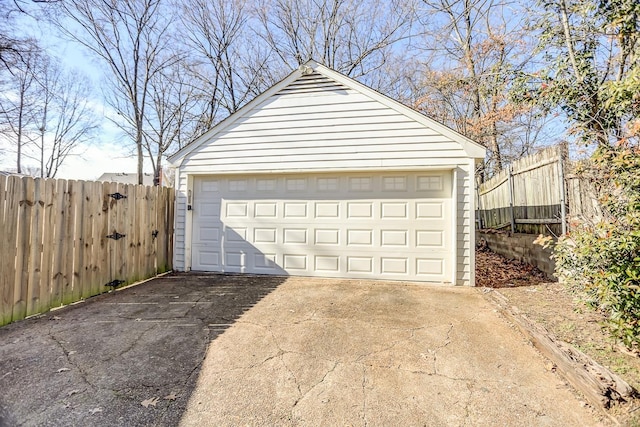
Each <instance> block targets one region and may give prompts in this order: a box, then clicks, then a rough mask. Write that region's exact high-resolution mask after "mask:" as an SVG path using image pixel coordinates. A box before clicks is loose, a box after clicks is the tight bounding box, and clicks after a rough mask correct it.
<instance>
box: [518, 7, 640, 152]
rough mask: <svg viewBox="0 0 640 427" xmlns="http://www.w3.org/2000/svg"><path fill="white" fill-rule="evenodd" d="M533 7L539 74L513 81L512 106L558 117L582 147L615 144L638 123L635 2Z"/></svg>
mask: <svg viewBox="0 0 640 427" xmlns="http://www.w3.org/2000/svg"><path fill="white" fill-rule="evenodd" d="M538 3H539V5H540V7H541V8H542V11H543V13H541V14H540V15H539V16H538V17H537V19H534V21H535V25H534V29H535V30H537V31H538V33H539V40H540V41H539V45H538V51H539V52H540V54H541V56H542V58H543V61H542V63H543V66H542V67H541V68H540V69H537V70H535V71H534V72H530V73H526V74H522V75H521V76H520V78H519V82H518V83H519V84H516V85H515V90H514V91H512V93H511V96H512V98H513V99H514V100H515V101H517V102H524V103H530V104H534V105H539V106H543V107H544V108H545V109H546V110H547V111H551V110H554V109H559V110H560V111H562V112H563V113H564V114H565V115H566V117H567V118H568V119H569V121H570V122H571V124H572V130H573V131H574V132H575V133H576V134H577V135H579V136H580V137H581V139H582V141H583V142H585V143H586V144H592V143H595V144H596V145H608V144H609V143H611V142H613V141H616V140H617V139H618V138H619V137H620V135H622V134H623V133H624V132H625V128H626V127H629V124H630V123H632V122H633V121H634V120H636V119H637V118H638V117H640V90H638V88H639V87H640V6H639V5H640V2H638V1H637V0H600V1H594V0H591V1H576V0H539V2H538Z"/></svg>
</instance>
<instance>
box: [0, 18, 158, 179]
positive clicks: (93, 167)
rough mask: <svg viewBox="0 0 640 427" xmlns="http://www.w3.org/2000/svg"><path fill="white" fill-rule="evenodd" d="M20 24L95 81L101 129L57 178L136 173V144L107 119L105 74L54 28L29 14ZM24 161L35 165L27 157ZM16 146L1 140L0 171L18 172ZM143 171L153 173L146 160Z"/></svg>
mask: <svg viewBox="0 0 640 427" xmlns="http://www.w3.org/2000/svg"><path fill="white" fill-rule="evenodd" d="M19 19H20V21H19V27H20V28H22V30H23V32H24V34H29V35H33V36H34V37H36V38H37V39H39V40H40V41H41V43H42V44H43V45H45V46H46V49H47V50H48V51H49V52H51V53H53V54H54V55H55V56H56V57H58V59H60V60H61V61H62V62H63V63H64V64H65V65H66V66H67V67H69V68H76V69H79V70H80V71H81V72H83V73H84V74H86V75H87V77H88V78H89V79H90V80H91V81H92V83H93V87H94V89H95V90H94V93H93V94H92V99H91V101H92V104H93V108H94V111H95V114H96V115H97V117H98V121H99V123H100V125H101V126H100V129H99V130H98V132H97V133H96V135H95V137H94V138H93V139H92V141H91V142H90V143H89V144H85V145H83V146H79V147H78V149H77V150H76V151H75V152H74V154H73V155H70V156H69V157H67V158H66V160H65V161H64V163H63V164H62V166H61V167H60V169H59V171H58V173H57V175H56V178H64V179H82V180H94V179H97V178H98V177H100V175H102V174H103V173H105V172H110V173H122V172H124V173H136V171H137V159H136V155H135V153H134V149H133V144H132V143H131V144H129V143H128V142H127V138H126V137H125V136H123V135H122V132H121V131H120V130H119V129H118V128H117V127H116V126H115V125H114V124H113V123H112V122H111V121H110V120H109V119H108V114H109V107H108V106H106V105H104V102H103V100H102V98H101V93H100V82H101V80H102V78H103V74H102V72H101V71H100V67H99V65H97V64H96V63H95V61H94V60H93V59H91V58H90V57H89V56H88V55H87V54H86V53H85V52H84V51H83V50H82V49H81V48H80V47H79V46H77V45H75V44H73V43H69V42H67V41H66V40H63V39H60V38H58V37H56V36H55V35H54V34H53V31H51V30H50V29H47V28H46V27H45V26H43V25H39V24H38V23H37V22H35V20H33V19H32V18H30V17H29V16H26V15H25V16H20V18H19ZM23 163H26V164H27V165H30V164H32V162H31V161H30V160H28V159H23ZM15 168H16V155H15V148H14V147H11V146H10V144H9V145H8V142H7V141H2V140H0V170H2V171H15ZM144 172H147V173H150V172H152V168H151V164H150V162H149V161H145V164H144Z"/></svg>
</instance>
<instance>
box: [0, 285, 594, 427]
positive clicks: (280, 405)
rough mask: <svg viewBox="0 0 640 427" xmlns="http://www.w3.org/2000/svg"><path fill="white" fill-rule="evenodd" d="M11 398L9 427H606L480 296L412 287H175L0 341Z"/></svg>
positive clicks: (50, 319) (0, 365)
mask: <svg viewBox="0 0 640 427" xmlns="http://www.w3.org/2000/svg"><path fill="white" fill-rule="evenodd" d="M207 345H208V347H207ZM0 390H2V393H1V394H0V425H2V426H4V425H7V426H13V425H29V426H30V425H55V426H58V425H59V426H76V425H77V426H94V425H95V426H103V425H114V426H115V425H118V426H119V425H123V426H124V425H126V426H134V425H140V426H149V425H155V426H172V425H178V424H180V425H182V426H207V425H208V426H235V425H265V426H272V425H291V426H293V425H296V426H298V425H314V426H315V425H327V426H329V425H340V426H348V425H354V426H356V425H357V426H365V425H370V426H387V425H394V426H395V425H403V426H405V425H406V426H414V425H415V426H420V425H425V426H439V425H443V426H463V425H468V426H481V425H486V426H495V425H501V426H526V425H531V426H545V425H549V426H572V425H575V426H588V425H597V420H596V419H594V418H593V415H592V413H591V411H590V410H589V409H588V408H585V407H584V405H583V404H582V403H581V401H580V400H579V399H578V398H577V397H576V396H575V395H574V394H573V392H572V391H571V390H570V389H568V388H567V387H566V386H565V385H564V383H563V382H562V381H561V380H560V379H559V378H558V377H557V376H556V375H555V374H553V373H551V372H549V371H548V370H547V369H546V368H545V360H544V359H543V358H542V357H541V356H540V355H539V354H538V353H536V351H535V350H534V349H533V348H532V346H530V345H529V344H528V343H527V342H526V340H525V339H524V338H523V337H522V336H521V335H520V334H519V333H518V332H517V331H515V330H514V329H513V328H511V327H510V326H509V325H508V324H507V323H506V322H505V321H504V320H503V319H502V318H501V317H499V315H498V314H497V313H496V311H495V309H494V308H493V306H491V305H490V304H489V303H488V302H487V301H486V300H485V299H484V298H483V297H482V294H481V291H480V290H479V289H463V288H440V287H432V286H425V285H419V284H405V283H385V282H368V281H348V280H320V279H306V278H273V277H272V278H268V277H246V276H245V277H240V276H217V275H197V274H173V275H169V276H166V277H163V278H160V279H156V280H152V281H150V282H147V283H145V284H143V285H140V286H137V287H133V288H130V289H127V290H124V291H121V292H117V293H115V294H111V295H103V296H101V297H97V298H93V299H92V300H90V301H88V302H85V303H83V304H79V305H76V306H74V307H71V308H67V309H64V310H61V311H59V312H53V313H49V314H47V315H46V316H42V317H40V318H37V319H29V320H26V321H23V322H18V323H16V324H13V325H9V326H7V327H4V328H0Z"/></svg>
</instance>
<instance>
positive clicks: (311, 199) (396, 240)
mask: <svg viewBox="0 0 640 427" xmlns="http://www.w3.org/2000/svg"><path fill="white" fill-rule="evenodd" d="M451 197H452V189H451V173H450V172H438V173H434V172H428V173H427V172H425V173H387V174H379V173H377V174H340V175H338V174H335V175H329V174H318V175H277V176H275V175H258V176H250V177H249V176H237V177H236V176H233V177H228V176H227V177H199V178H196V179H195V181H194V191H193V229H192V230H193V235H192V243H191V244H192V251H191V252H192V255H191V257H192V258H191V259H192V263H191V264H192V265H191V268H192V270H202V271H217V272H239V273H258V274H289V275H298V276H325V277H350V278H377V279H390V280H418V281H428V282H451V280H452V276H453V273H452V272H453V268H454V257H453V252H454V251H453V234H452V233H453V231H452V228H453V226H452V221H451V218H452V216H453V215H452V202H451Z"/></svg>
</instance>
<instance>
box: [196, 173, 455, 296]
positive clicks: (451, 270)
mask: <svg viewBox="0 0 640 427" xmlns="http://www.w3.org/2000/svg"><path fill="white" fill-rule="evenodd" d="M456 169H457V165H451V166H449V165H446V166H442V165H440V166H437V167H433V168H421V169H415V168H410V169H404V168H396V169H385V170H372V169H367V170H362V169H357V170H342V169H341V170H312V171H307V170H305V171H275V172H272V173H271V174H269V175H271V176H273V177H275V178H278V177H281V176H283V175H284V176H300V177H302V176H309V175H312V176H318V175H323V174H340V175H349V174H368V175H379V174H388V173H406V174H419V173H427V174H428V173H444V174H449V177H450V178H449V179H450V186H451V188H450V199H449V203H448V204H449V206H448V207H447V210H448V212H446V213H445V215H446V214H448V216H449V219H450V220H449V224H448V227H450V229H449V236H448V239H449V251H450V253H449V257H450V258H449V264H448V267H447V272H446V274H445V278H444V279H443V280H442V281H438V282H440V283H445V284H456V281H457V280H456V279H457V277H456V276H457V270H458V256H457V254H458V248H457V243H458V242H457V237H458V236H457V230H458V224H457V222H458V214H459V212H458V203H457V201H458V194H457V192H458V185H457V170H456ZM265 175H267V174H265V173H264V172H252V173H247V174H242V175H240V174H238V173H220V174H211V173H194V174H187V204H188V205H193V203H194V202H195V200H194V196H195V191H194V190H195V189H194V185H195V183H196V180H198V179H206V178H212V179H220V180H228V179H234V178H246V179H251V178H255V177H256V176H265ZM340 200H345V199H340ZM345 201H346V200H345ZM408 221H410V220H408ZM193 227H194V215H193V210H188V211H187V215H186V218H185V236H184V238H185V266H186V269H187V270H191V269H192V266H193V265H194V262H193V261H194V260H193V252H192V248H193V243H194V237H193V232H194V229H193ZM193 269H194V270H196V268H193ZM224 272H245V271H237V270H226V271H224ZM271 274H276V273H271ZM282 274H285V275H286V274H291V275H302V276H304V275H310V274H298V273H296V272H286V271H284V270H283V271H282ZM313 275H315V276H323V275H325V274H313ZM327 276H329V277H330V276H332V275H330V274H329V275H327ZM333 277H336V276H335V275H333ZM337 277H344V276H337ZM356 278H358V277H357V276H356ZM360 278H362V277H360ZM380 278H381V279H384V277H380ZM390 280H403V279H402V278H400V277H398V278H396V279H390ZM408 280H416V279H408ZM426 281H430V280H426Z"/></svg>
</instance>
